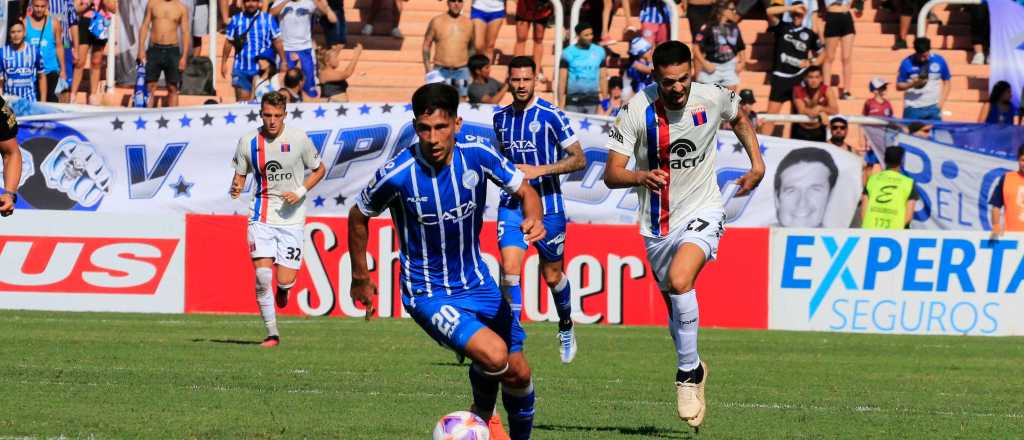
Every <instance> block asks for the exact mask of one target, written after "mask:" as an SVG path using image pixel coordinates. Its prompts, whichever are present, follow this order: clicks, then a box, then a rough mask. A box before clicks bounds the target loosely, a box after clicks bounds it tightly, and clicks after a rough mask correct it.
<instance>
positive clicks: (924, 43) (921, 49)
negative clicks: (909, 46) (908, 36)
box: [914, 37, 932, 54]
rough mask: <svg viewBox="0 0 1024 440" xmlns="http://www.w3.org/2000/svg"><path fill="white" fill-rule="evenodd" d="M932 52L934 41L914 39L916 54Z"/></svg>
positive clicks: (923, 38)
mask: <svg viewBox="0 0 1024 440" xmlns="http://www.w3.org/2000/svg"><path fill="white" fill-rule="evenodd" d="M930 50H932V40H931V39H929V38H927V37H921V38H915V39H914V53H916V54H923V53H925V52H928V51H930Z"/></svg>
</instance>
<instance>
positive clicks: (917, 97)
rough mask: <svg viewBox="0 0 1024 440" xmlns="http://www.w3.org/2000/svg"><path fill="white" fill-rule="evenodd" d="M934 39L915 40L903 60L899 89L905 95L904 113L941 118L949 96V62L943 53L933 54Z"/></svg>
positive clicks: (912, 116) (926, 117) (926, 118)
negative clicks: (912, 51) (912, 49)
mask: <svg viewBox="0 0 1024 440" xmlns="http://www.w3.org/2000/svg"><path fill="white" fill-rule="evenodd" d="M931 50H932V43H931V40H929V39H927V38H918V39H916V40H914V54H913V55H911V56H908V57H907V58H905V59H904V60H903V62H901V63H900V70H899V75H898V77H897V79H896V90H899V91H901V92H905V93H904V95H903V117H904V118H905V119H921V120H926V121H941V120H942V107H943V106H945V105H946V98H948V97H949V88H950V83H949V80H950V78H952V76H951V75H950V74H949V65H948V64H947V63H946V59H945V58H943V57H942V56H941V55H938V54H933V53H932V52H931Z"/></svg>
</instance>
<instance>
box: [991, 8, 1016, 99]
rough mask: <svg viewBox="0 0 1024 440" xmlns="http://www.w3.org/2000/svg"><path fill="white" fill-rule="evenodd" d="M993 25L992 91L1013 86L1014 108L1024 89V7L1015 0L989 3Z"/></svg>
mask: <svg viewBox="0 0 1024 440" xmlns="http://www.w3.org/2000/svg"><path fill="white" fill-rule="evenodd" d="M988 12H989V17H990V18H989V20H990V24H991V29H992V31H991V32H992V33H991V34H990V36H991V49H990V54H991V55H990V56H989V64H990V67H991V74H990V76H989V80H988V86H989V90H992V86H993V85H995V83H997V82H999V81H1006V82H1008V83H1010V88H1011V89H1012V90H1013V105H1015V106H1017V105H1019V104H1020V101H1021V89H1022V88H1024V5H1021V4H1020V3H1017V2H1015V1H1013V0H988Z"/></svg>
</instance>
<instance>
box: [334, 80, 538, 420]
mask: <svg viewBox="0 0 1024 440" xmlns="http://www.w3.org/2000/svg"><path fill="white" fill-rule="evenodd" d="M459 101H460V99H459V92H458V91H457V90H455V88H454V87H452V86H450V85H447V84H443V83H434V84H427V85H424V86H421V87H420V88H419V89H417V90H416V92H415V93H414V94H413V96H412V111H413V118H414V119H413V126H414V129H415V130H416V135H417V137H418V138H419V141H418V142H416V143H415V144H413V145H410V146H408V147H406V148H404V149H403V150H401V151H400V152H398V154H397V155H396V156H395V157H394V158H392V159H391V160H389V161H388V162H387V163H386V164H384V166H382V167H381V168H380V169H379V170H378V171H377V173H376V174H374V176H372V177H371V178H370V182H369V185H367V187H366V189H364V190H363V191H362V193H361V194H360V196H359V197H358V199H357V201H356V205H355V206H353V207H352V209H351V210H350V211H349V217H348V248H349V253H350V255H351V256H352V281H351V286H350V292H351V295H352V298H353V299H354V300H356V301H358V302H359V303H361V304H363V306H365V307H366V313H367V318H369V317H370V316H372V315H373V311H374V308H373V297H374V296H376V295H377V286H376V284H375V283H374V282H373V281H371V280H370V271H369V269H368V267H367V260H366V246H367V241H368V240H369V222H370V217H376V216H378V215H380V214H381V213H382V212H384V211H385V210H390V211H391V221H392V222H393V223H394V226H395V228H396V229H398V230H399V231H400V232H399V235H398V236H399V239H400V241H401V243H400V246H399V249H400V253H401V261H402V262H403V263H404V264H403V265H402V266H401V272H400V277H399V285H400V286H401V292H402V304H403V305H404V306H405V309H406V311H408V312H409V315H411V316H412V318H413V320H414V321H416V323H417V324H419V326H420V327H421V328H422V329H423V331H425V332H426V333H427V334H429V335H430V336H431V337H432V338H433V339H434V340H435V341H437V342H438V343H439V344H441V345H442V346H444V347H447V348H450V349H452V350H454V351H455V352H456V353H459V354H462V355H465V356H466V357H468V358H470V359H472V360H473V365H472V366H471V367H470V368H469V382H470V385H471V386H472V396H473V406H472V408H471V410H472V411H473V412H474V413H476V414H477V415H479V416H480V417H481V418H483V419H484V420H489V422H490V423H489V425H490V428H491V432H492V435H491V438H499V437H498V436H499V434H498V433H497V432H495V431H500V433H501V434H500V435H501V436H502V437H503V438H508V437H504V435H505V434H504V429H502V427H501V420H500V419H498V418H497V415H496V414H494V409H495V404H496V403H497V398H498V385H499V383H500V384H501V392H502V402H503V403H504V407H505V410H506V411H507V413H508V422H509V428H510V429H509V431H510V434H511V438H512V439H515V440H525V439H529V438H530V431H531V430H532V429H533V416H534V400H535V397H534V391H533V382H532V378H531V374H530V366H529V363H528V362H527V360H526V355H525V354H524V353H523V341H524V340H525V339H526V333H525V332H524V331H523V328H522V327H521V326H520V325H519V320H518V319H515V317H514V316H513V315H512V309H511V307H510V306H509V303H508V302H507V301H506V300H505V298H504V297H503V296H502V294H501V290H500V289H499V288H498V285H497V284H496V283H495V282H494V279H493V278H491V275H490V272H489V271H488V268H487V264H486V263H485V262H484V259H483V258H482V256H481V252H480V229H481V228H482V226H483V214H484V206H485V205H486V203H487V181H488V180H490V181H492V182H494V183H495V184H497V185H498V186H499V187H501V188H503V189H504V190H505V191H506V192H507V193H508V194H512V195H513V197H515V198H516V199H517V200H518V201H519V203H520V206H521V207H522V208H521V209H522V213H523V218H524V220H523V222H522V224H521V230H522V232H523V237H524V239H525V240H526V241H527V242H535V241H537V240H539V239H541V238H542V237H544V236H545V235H546V234H545V230H544V223H543V222H542V219H541V218H542V208H541V200H540V197H538V196H537V191H535V190H534V188H533V186H532V185H528V184H524V183H525V181H524V175H523V172H522V171H519V170H517V169H516V168H515V166H513V165H512V163H511V162H509V161H508V160H506V159H505V158H504V157H502V156H500V155H498V154H497V153H496V152H495V151H494V149H493V148H492V147H491V146H489V145H485V144H482V143H475V142H473V141H472V140H471V139H470V138H469V137H467V138H466V139H467V142H459V143H456V141H455V135H456V133H458V132H459V130H460V129H461V128H462V118H460V117H459V116H458V114H457V112H458V108H459ZM385 294H386V295H389V296H390V295H392V292H385Z"/></svg>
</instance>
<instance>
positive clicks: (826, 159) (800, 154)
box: [775, 147, 839, 196]
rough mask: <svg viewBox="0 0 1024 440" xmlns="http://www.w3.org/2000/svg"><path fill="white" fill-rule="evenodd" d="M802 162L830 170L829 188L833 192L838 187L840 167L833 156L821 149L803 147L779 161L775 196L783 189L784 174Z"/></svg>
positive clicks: (776, 172)
mask: <svg viewBox="0 0 1024 440" xmlns="http://www.w3.org/2000/svg"><path fill="white" fill-rule="evenodd" d="M800 162H809V163H813V162H817V163H820V164H822V165H824V166H825V168H828V188H829V190H830V191H831V190H832V189H833V188H835V187H836V180H838V179H839V167H837V166H836V161H835V160H832V155H831V154H829V153H828V151H825V150H823V149H821V148H817V147H803V148H797V149H795V150H793V151H790V152H789V153H786V155H785V156H784V157H783V158H782V160H781V161H779V166H778V168H776V169H775V195H776V196H778V195H779V189H780V188H782V173H783V172H784V171H786V169H787V168H789V167H791V166H793V165H796V164H798V163H800Z"/></svg>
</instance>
